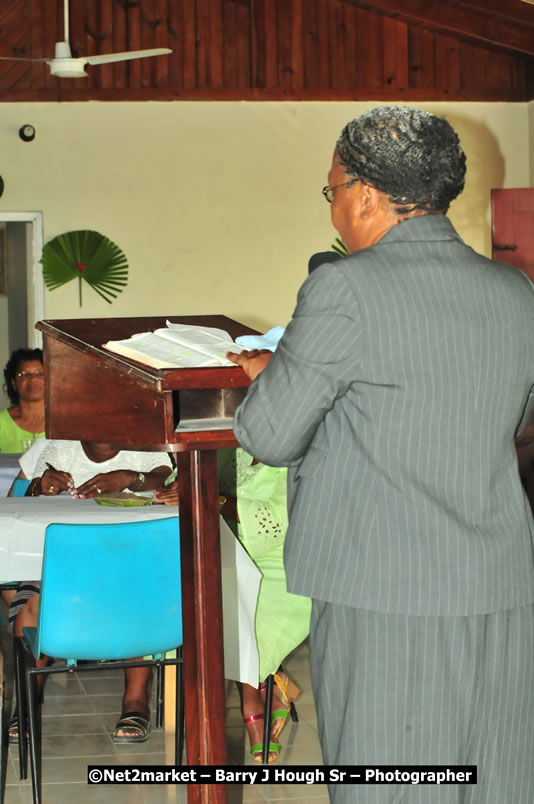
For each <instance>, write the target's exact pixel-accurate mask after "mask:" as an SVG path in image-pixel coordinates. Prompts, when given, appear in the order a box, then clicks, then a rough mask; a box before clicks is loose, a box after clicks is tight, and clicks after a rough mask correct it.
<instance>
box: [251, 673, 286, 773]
mask: <svg viewBox="0 0 534 804" xmlns="http://www.w3.org/2000/svg"><path fill="white" fill-rule="evenodd" d="M241 698H242V706H243V721H244V723H245V725H246V727H247V732H248V738H249V740H250V754H251V756H252V758H253V759H254V760H255V761H256V762H262V761H263V720H264V715H263V712H264V707H265V704H264V701H263V698H262V694H261V691H260V690H258V689H256V688H255V687H252V686H251V685H250V684H241ZM280 750H281V745H280V743H279V742H278V740H273V739H272V737H271V741H270V742H269V762H275V761H276V760H277V759H278V757H279V756H280Z"/></svg>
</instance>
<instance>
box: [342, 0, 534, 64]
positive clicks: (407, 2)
mask: <svg viewBox="0 0 534 804" xmlns="http://www.w3.org/2000/svg"><path fill="white" fill-rule="evenodd" d="M343 1H344V2H346V3H349V4H351V5H354V6H359V7H360V8H365V9H368V10H370V11H378V12H380V13H382V14H385V15H387V16H392V17H397V18H399V19H402V20H403V21H404V22H407V23H414V22H415V23H418V24H420V25H424V26H428V27H429V28H432V30H434V31H439V32H442V33H447V34H448V35H449V36H450V35H457V36H462V37H465V38H467V39H470V40H474V41H476V42H478V43H479V44H481V43H484V44H486V45H492V46H493V47H497V48H500V49H502V50H507V51H514V52H516V53H524V54H527V55H529V56H534V5H532V6H529V5H526V4H525V5H524V8H526V9H531V10H532V14H531V24H529V23H526V22H525V20H524V11H523V14H522V15H521V16H522V17H523V19H522V20H520V19H518V18H515V17H514V16H513V10H511V9H510V6H507V7H506V9H505V10H504V11H503V12H502V13H498V12H496V11H493V10H492V11H491V13H488V14H484V12H483V10H482V9H481V8H480V7H477V6H476V5H473V4H472V3H469V2H462V1H461V0H440V2H434V0H343ZM507 2H509V3H510V5H512V4H513V3H515V2H518V0H507Z"/></svg>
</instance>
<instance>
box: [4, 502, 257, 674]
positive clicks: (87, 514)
mask: <svg viewBox="0 0 534 804" xmlns="http://www.w3.org/2000/svg"><path fill="white" fill-rule="evenodd" d="M173 511H174V509H173V508H171V507H169V506H165V505H147V506H141V507H134V508H126V507H117V508H115V507H108V506H102V505H98V504H97V503H95V502H94V500H75V499H73V498H72V497H70V495H62V496H60V497H6V498H3V499H2V498H0V583H2V582H4V583H5V582H7V581H23V580H37V579H38V578H40V577H41V565H42V558H43V547H44V536H45V530H46V526H47V525H49V524H50V523H51V522H66V523H72V524H82V523H108V522H109V523H113V522H115V523H119V522H132V521H139V520H148V519H155V518H162V517H168V516H172V515H173ZM220 525H221V527H220V535H221V565H222V587H223V629H224V657H225V661H224V664H225V675H226V677H227V678H231V679H234V680H236V681H243V682H245V683H248V684H253V685H254V686H256V685H257V683H258V672H259V668H258V652H257V648H256V638H255V633H254V614H255V611H256V601H257V597H258V589H259V585H260V580H261V574H260V572H259V570H258V569H257V567H256V566H255V564H254V562H253V561H252V560H251V559H250V557H249V556H248V554H247V553H246V551H245V550H244V549H243V547H242V546H241V544H240V543H239V541H238V540H237V539H236V538H235V536H234V535H233V533H232V532H231V530H230V529H229V528H228V526H227V525H226V523H225V522H224V520H223V519H222V518H220Z"/></svg>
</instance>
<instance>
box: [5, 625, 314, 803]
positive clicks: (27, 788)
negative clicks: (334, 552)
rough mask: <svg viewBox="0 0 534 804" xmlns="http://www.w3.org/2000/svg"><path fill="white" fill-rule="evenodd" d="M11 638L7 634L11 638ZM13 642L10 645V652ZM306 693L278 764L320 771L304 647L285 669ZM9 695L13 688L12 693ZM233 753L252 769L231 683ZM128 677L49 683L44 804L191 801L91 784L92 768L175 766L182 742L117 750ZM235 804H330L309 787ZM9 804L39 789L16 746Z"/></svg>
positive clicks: (265, 788)
mask: <svg viewBox="0 0 534 804" xmlns="http://www.w3.org/2000/svg"><path fill="white" fill-rule="evenodd" d="M4 636H5V635H4ZM6 644H7V645H8V644H9V639H8V638H7V639H6V638H4V645H6ZM285 667H286V668H287V670H288V672H289V673H290V675H291V676H292V677H293V678H294V679H295V681H297V683H298V684H299V686H300V687H301V689H302V695H301V696H300V698H299V700H298V704H297V710H298V715H299V723H298V724H293V723H292V722H291V721H289V723H288V725H287V726H286V728H285V729H284V731H283V732H282V735H281V742H282V744H283V749H282V753H281V756H280V759H279V760H278V763H277V764H278V765H299V764H303V765H315V764H317V765H320V764H321V752H320V748H319V741H318V736H317V724H316V719H315V708H314V705H313V700H312V695H311V685H310V673H309V664H308V646H307V644H306V643H304V644H303V645H301V647H300V648H298V649H297V650H296V651H295V652H294V653H293V654H292V655H291V656H290V657H289V659H288V661H287V662H286V664H285ZM8 693H9V689H8ZM226 693H227V712H226V714H227V750H228V762H229V764H232V765H241V764H251V765H254V766H255V767H256V768H258V767H259V766H258V765H257V764H256V763H254V762H253V761H252V759H251V758H250V756H249V753H248V740H247V738H246V734H245V728H244V726H243V725H242V723H241V715H240V710H239V696H238V693H237V689H236V685H235V684H233V683H230V682H228V683H227V687H226ZM121 696H122V676H121V671H117V672H114V673H113V672H111V671H109V672H108V671H100V672H97V673H93V674H90V673H88V672H81V673H79V674H77V675H76V674H74V675H70V674H63V673H60V674H57V675H52V676H50V677H49V679H48V681H47V685H46V695H45V703H44V706H43V782H44V783H43V799H44V804H67V802H68V804H72V802H75V804H86V802H87V804H89V802H90V804H103V803H104V802H105V803H106V804H108V802H109V803H110V804H111V802H113V804H163V802H169V804H170V803H171V802H180V804H181V802H186V800H187V796H186V788H185V787H176V786H169V785H160V786H158V785H130V786H124V785H113V786H110V785H108V786H104V785H102V786H96V785H88V784H87V781H86V779H87V766H88V765H89V764H95V765H99V764H117V765H124V764H128V765H132V764H140V765H159V764H172V762H173V754H174V736H173V735H167V736H166V735H165V734H164V733H163V732H161V731H153V732H152V733H151V735H150V737H149V740H148V741H147V742H146V743H143V744H141V745H135V744H134V745H121V746H119V745H115V744H114V743H113V742H112V740H111V733H112V730H113V727H114V725H115V721H116V719H117V715H118V713H119V710H120V703H121ZM228 799H229V804H237V802H265V801H278V802H280V801H290V800H295V799H296V800H298V801H299V804H305V803H306V802H310V803H311V802H313V804H326V802H328V795H327V791H326V787H325V786H324V785H322V786H319V785H318V786H313V787H310V786H308V785H283V784H280V785H258V786H254V787H252V786H240V785H229V786H228ZM5 802H6V804H22V803H24V804H31V802H32V795H31V783H30V782H29V781H25V782H21V781H19V778H18V756H17V748H16V746H10V753H9V758H8V777H7V787H6V795H5Z"/></svg>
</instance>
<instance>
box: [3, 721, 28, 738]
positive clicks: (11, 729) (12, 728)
mask: <svg viewBox="0 0 534 804" xmlns="http://www.w3.org/2000/svg"><path fill="white" fill-rule="evenodd" d="M26 739H28V734H26ZM7 741H8V743H10V744H11V745H13V744H14V743H18V741H19V719H18V717H17V716H16V715H13V717H12V718H11V720H10V721H9V726H8V727H7Z"/></svg>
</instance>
